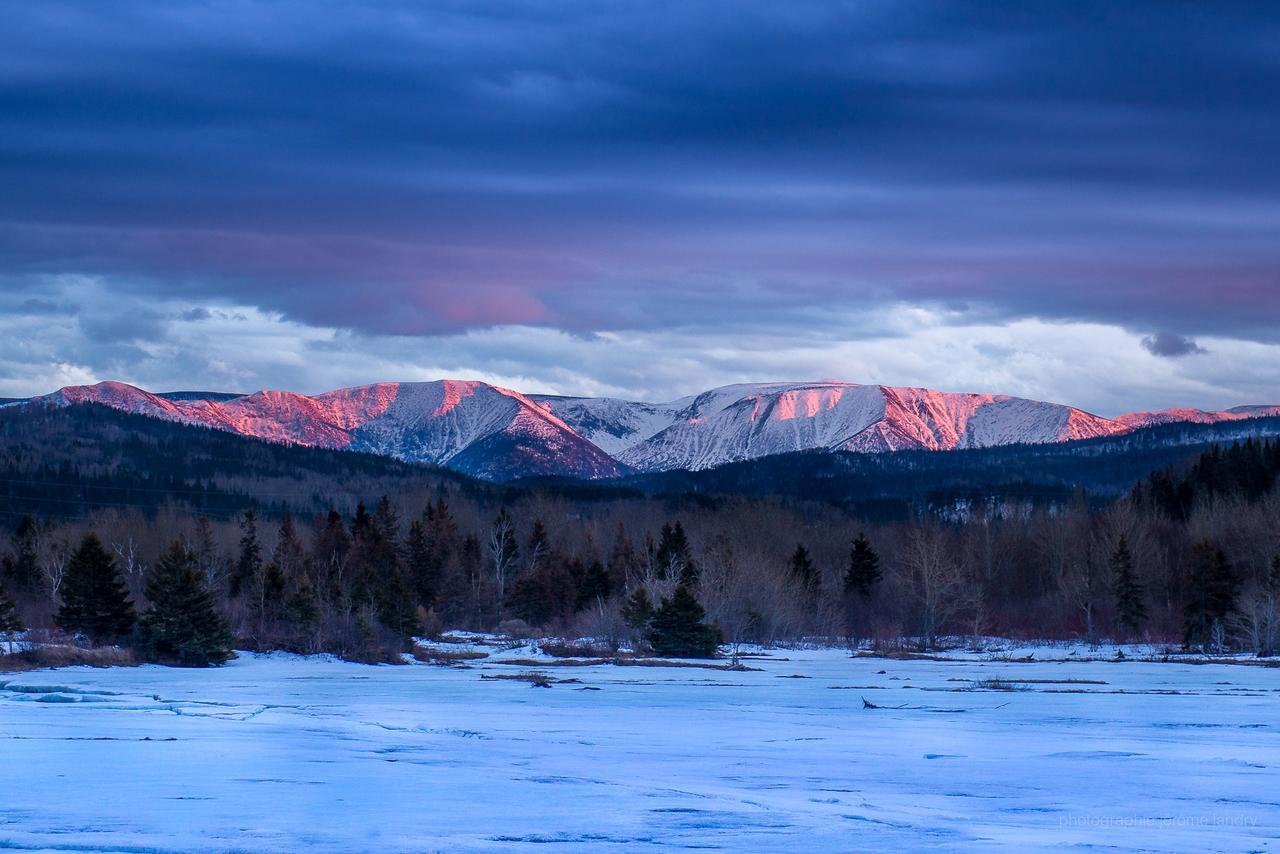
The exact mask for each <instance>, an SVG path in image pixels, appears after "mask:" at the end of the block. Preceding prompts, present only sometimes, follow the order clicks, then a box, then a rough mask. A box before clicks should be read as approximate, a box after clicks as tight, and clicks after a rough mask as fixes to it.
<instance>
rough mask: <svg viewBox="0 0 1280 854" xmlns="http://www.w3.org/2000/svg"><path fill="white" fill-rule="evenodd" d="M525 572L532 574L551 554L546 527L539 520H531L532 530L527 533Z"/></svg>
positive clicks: (549, 539)
mask: <svg viewBox="0 0 1280 854" xmlns="http://www.w3.org/2000/svg"><path fill="white" fill-rule="evenodd" d="M524 554H525V572H533V571H534V570H536V569H537V568H538V566H539V565H541V563H542V561H543V560H545V559H546V558H547V557H548V556H549V555H550V554H551V538H550V537H548V536H547V526H546V525H544V524H543V523H542V520H541V519H534V520H533V530H532V531H530V532H529V545H528V546H527V547H526V548H525V550H524Z"/></svg>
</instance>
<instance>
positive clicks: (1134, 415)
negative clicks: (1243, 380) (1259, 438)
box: [1116, 406, 1280, 428]
mask: <svg viewBox="0 0 1280 854" xmlns="http://www.w3.org/2000/svg"><path fill="white" fill-rule="evenodd" d="M1276 415H1280V406H1236V407H1233V408H1231V409H1222V410H1217V411H1212V410H1204V409H1187V408H1176V409H1162V410H1160V411H1158V412H1130V413H1128V414H1126V415H1121V416H1119V417H1118V418H1116V420H1117V421H1119V422H1120V423H1121V424H1124V425H1125V426H1127V427H1133V428H1138V427H1150V426H1151V425H1153V424H1172V423H1175V422H1190V423H1192V424H1219V423H1221V422H1223V421H1240V420H1242V419H1245V418H1266V417H1269V416H1276Z"/></svg>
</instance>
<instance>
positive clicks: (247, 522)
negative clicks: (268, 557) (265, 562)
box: [229, 510, 262, 597]
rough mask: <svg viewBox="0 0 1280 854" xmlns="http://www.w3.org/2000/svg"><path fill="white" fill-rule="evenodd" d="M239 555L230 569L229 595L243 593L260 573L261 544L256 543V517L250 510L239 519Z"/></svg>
mask: <svg viewBox="0 0 1280 854" xmlns="http://www.w3.org/2000/svg"><path fill="white" fill-rule="evenodd" d="M240 532H241V533H240V554H239V557H237V558H236V562H235V564H234V565H233V566H232V567H231V584H230V587H231V589H230V591H229V592H230V594H231V595H232V596H233V597H234V596H239V595H241V594H242V593H245V592H247V591H248V590H249V588H250V587H251V586H252V585H253V584H254V582H255V581H257V579H258V578H259V576H260V574H261V572H262V544H261V543H259V542H258V517H257V515H256V514H254V512H253V511H252V510H246V511H244V515H243V516H241V517H240Z"/></svg>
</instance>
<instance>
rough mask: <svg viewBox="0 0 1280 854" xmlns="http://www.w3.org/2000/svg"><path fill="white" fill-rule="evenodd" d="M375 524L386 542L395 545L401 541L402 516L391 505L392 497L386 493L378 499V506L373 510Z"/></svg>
mask: <svg viewBox="0 0 1280 854" xmlns="http://www.w3.org/2000/svg"><path fill="white" fill-rule="evenodd" d="M373 525H374V527H375V528H377V529H378V535H379V536H380V537H381V538H382V540H383V541H384V542H388V543H391V544H392V545H393V546H394V545H396V544H397V543H399V542H400V517H399V516H397V515H396V511H395V510H393V509H392V507H391V499H390V498H389V497H387V496H386V495H384V496H382V497H381V498H379V499H378V506H377V507H376V508H374V511H373Z"/></svg>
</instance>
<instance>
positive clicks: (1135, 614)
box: [1111, 537, 1147, 634]
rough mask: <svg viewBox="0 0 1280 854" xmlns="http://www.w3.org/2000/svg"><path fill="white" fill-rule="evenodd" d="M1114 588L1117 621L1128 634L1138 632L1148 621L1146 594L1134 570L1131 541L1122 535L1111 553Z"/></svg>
mask: <svg viewBox="0 0 1280 854" xmlns="http://www.w3.org/2000/svg"><path fill="white" fill-rule="evenodd" d="M1111 575H1112V590H1113V591H1114V592H1115V597H1116V622H1117V623H1119V625H1120V628H1121V629H1122V630H1123V631H1125V632H1126V633H1128V634H1136V633H1137V632H1139V631H1141V630H1142V627H1143V625H1145V624H1146V622H1147V606H1146V604H1145V603H1144V602H1143V598H1144V596H1145V594H1146V591H1145V590H1144V588H1143V586H1142V584H1141V583H1140V582H1139V581H1138V578H1137V576H1136V575H1135V574H1134V570H1133V553H1132V552H1130V551H1129V541H1128V540H1127V539H1126V538H1124V537H1121V538H1120V542H1118V543H1116V548H1115V551H1114V552H1112V553H1111Z"/></svg>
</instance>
